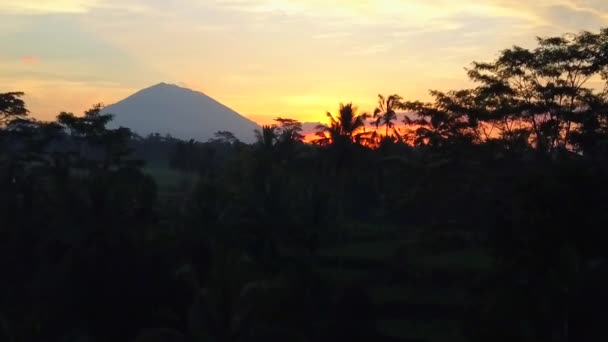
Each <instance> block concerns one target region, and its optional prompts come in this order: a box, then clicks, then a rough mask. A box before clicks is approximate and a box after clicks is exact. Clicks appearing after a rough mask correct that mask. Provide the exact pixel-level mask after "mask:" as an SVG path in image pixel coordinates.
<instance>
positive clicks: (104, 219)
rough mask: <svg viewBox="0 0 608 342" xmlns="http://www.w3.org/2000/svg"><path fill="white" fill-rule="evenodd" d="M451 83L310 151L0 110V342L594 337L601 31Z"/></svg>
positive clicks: (347, 119) (602, 177)
mask: <svg viewBox="0 0 608 342" xmlns="http://www.w3.org/2000/svg"><path fill="white" fill-rule="evenodd" d="M467 75H468V77H469V78H470V80H471V81H473V82H472V84H474V87H472V88H471V89H464V90H456V91H449V92H439V91H432V92H431V94H432V98H433V100H432V101H430V102H428V103H426V102H419V101H408V100H405V99H404V98H402V97H401V96H399V95H396V94H395V95H390V96H379V97H378V107H377V108H376V109H375V110H374V111H373V112H372V113H363V112H359V111H358V110H357V107H356V106H355V105H353V104H350V103H346V104H342V105H340V107H339V110H338V112H335V113H333V114H330V113H328V114H327V115H328V124H327V125H321V126H319V127H318V128H317V129H318V132H317V137H316V138H315V139H313V140H312V141H311V142H309V143H307V142H304V141H303V140H304V137H303V134H302V125H301V123H300V122H298V121H297V120H293V119H287V118H277V120H276V124H274V125H265V126H262V128H261V130H259V131H257V132H256V135H257V143H255V144H252V145H247V144H244V143H241V142H239V141H238V140H237V139H236V138H235V137H234V135H232V134H231V133H230V132H218V133H217V134H216V135H215V138H214V139H211V140H210V141H208V142H197V141H180V140H177V139H174V138H171V137H170V136H163V135H159V134H155V135H150V136H147V137H139V136H136V135H135V134H133V133H132V132H131V131H130V130H129V129H128V128H119V129H109V128H107V124H108V123H109V122H110V121H111V120H112V115H109V114H103V112H102V106H100V105H98V106H94V107H93V108H92V109H90V110H89V111H87V112H86V113H84V115H81V116H77V115H74V114H72V113H61V114H59V115H58V116H57V119H56V120H55V121H53V122H43V121H39V120H35V119H33V118H31V117H30V116H29V115H28V110H27V107H26V103H24V101H23V97H22V96H23V94H22V93H20V92H9V93H3V94H0V192H1V196H0V271H1V273H0V274H1V281H0V341H7V342H24V341H62V342H64V341H65V342H68V341H74V342H76V341H92V342H110V341H112V342H114V341H117V342H120V341H128V342H131V341H133V342H177V341H180V342H190V341H191V342H203V341H216V342H240V341H480V342H481V341H494V342H500V341H505V342H506V341H509V342H512V341H555V342H565V341H601V340H604V339H608V331H607V330H606V328H605V325H606V323H608V313H607V311H606V308H608V291H607V290H606V289H608V249H607V246H608V230H607V229H606V228H607V227H608V197H607V195H606V194H608V181H607V179H608V29H603V30H601V31H600V32H598V33H591V32H581V33H578V34H566V35H564V36H561V37H550V38H539V39H538V44H537V46H536V47H534V48H533V49H525V48H521V47H517V46H515V47H512V48H509V49H506V50H504V51H501V52H500V53H499V54H498V55H497V58H496V59H495V60H493V61H490V62H474V63H472V64H471V66H470V67H469V68H468V69H467ZM168 114H169V113H168ZM403 114H405V115H403ZM401 118H404V119H401Z"/></svg>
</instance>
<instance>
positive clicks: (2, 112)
mask: <svg viewBox="0 0 608 342" xmlns="http://www.w3.org/2000/svg"><path fill="white" fill-rule="evenodd" d="M23 95H25V94H24V93H22V92H11V93H3V94H0V127H2V126H6V124H7V123H9V122H10V121H11V120H14V119H18V118H23V117H25V116H27V114H28V110H27V109H26V108H25V102H24V101H23V100H22V99H21V97H22V96H23Z"/></svg>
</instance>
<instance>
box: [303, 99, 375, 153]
mask: <svg viewBox="0 0 608 342" xmlns="http://www.w3.org/2000/svg"><path fill="white" fill-rule="evenodd" d="M368 116H369V114H367V113H362V114H357V107H355V106H353V104H352V103H347V104H343V103H340V111H339V114H338V116H337V117H334V116H333V115H332V114H331V113H330V112H327V117H328V118H329V122H330V124H329V125H318V126H317V136H318V137H319V138H318V139H316V140H315V143H317V144H320V145H329V144H338V143H341V142H344V143H361V142H363V141H364V140H365V135H366V134H365V133H366V132H364V130H365V120H366V119H367V118H368ZM361 130H363V132H361Z"/></svg>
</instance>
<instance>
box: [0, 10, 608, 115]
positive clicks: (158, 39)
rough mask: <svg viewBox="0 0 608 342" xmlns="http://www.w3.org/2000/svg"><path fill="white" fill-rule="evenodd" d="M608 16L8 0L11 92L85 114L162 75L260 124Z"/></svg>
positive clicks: (1, 23)
mask: <svg viewBox="0 0 608 342" xmlns="http://www.w3.org/2000/svg"><path fill="white" fill-rule="evenodd" d="M603 26H608V1H606V0H534V1H525V0H375V1H371V0H370V1H364V0H360V1H357V0H350V1H349V0H333V1H327V0H132V1H128V0H0V44H1V49H0V92H6V91H17V90H19V91H24V92H26V93H27V95H28V96H27V98H26V100H27V101H28V105H29V108H30V110H31V112H32V114H33V115H35V116H36V117H38V118H43V119H50V118H52V117H54V116H56V115H57V114H58V113H59V112H60V111H72V112H76V113H80V112H82V111H83V110H84V109H85V108H87V107H90V105H92V104H94V103H98V102H103V103H106V104H111V103H113V102H116V101H118V100H121V99H122V98H124V97H126V96H128V95H130V94H131V93H133V92H135V91H137V90H139V89H141V88H144V87H148V86H151V85H153V84H156V83H159V82H169V83H175V84H179V85H182V86H186V87H189V88H193V89H195V90H199V91H202V92H204V93H206V94H207V95H209V96H211V97H213V98H215V99H217V100H219V101H220V102H222V103H224V104H226V105H227V106H229V107H231V108H233V109H234V110H236V111H238V112H239V113H241V114H243V115H245V116H248V117H250V118H252V119H253V120H256V121H258V122H260V123H266V122H269V121H270V120H271V119H272V118H273V117H276V116H277V115H281V116H288V117H293V118H297V119H300V120H303V121H319V120H324V113H325V112H326V111H328V110H329V111H332V112H333V111H335V110H336V108H337V107H338V103H339V102H349V101H353V102H355V103H356V104H358V105H359V106H360V107H361V108H362V109H364V110H372V109H373V106H374V103H375V98H376V95H377V94H378V93H383V94H391V93H398V94H400V95H402V96H403V97H404V98H406V99H427V98H428V95H427V94H428V90H429V89H439V90H448V89H454V88H459V87H464V86H466V85H467V84H468V83H467V80H466V76H465V72H464V70H463V68H464V67H466V66H467V65H469V63H470V62H471V61H473V60H487V59H491V58H493V57H495V56H496V55H497V53H498V51H499V50H501V49H503V48H507V47H510V46H511V45H513V44H517V45H523V46H528V47H531V46H533V44H534V37H535V36H538V35H541V36H545V35H558V34H561V33H564V32H569V31H572V32H577V31H580V30H592V31H598V30H599V29H600V28H601V27H603Z"/></svg>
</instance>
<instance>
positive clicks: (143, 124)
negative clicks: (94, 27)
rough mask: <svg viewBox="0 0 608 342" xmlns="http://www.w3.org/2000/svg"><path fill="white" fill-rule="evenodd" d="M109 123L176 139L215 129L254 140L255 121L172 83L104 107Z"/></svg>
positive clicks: (205, 135) (200, 137)
mask: <svg viewBox="0 0 608 342" xmlns="http://www.w3.org/2000/svg"><path fill="white" fill-rule="evenodd" d="M104 113H112V114H114V115H115V118H114V120H113V122H112V124H111V125H112V126H115V127H119V126H124V127H129V128H131V129H132V130H133V131H134V132H135V133H137V134H139V135H147V134H149V133H160V134H163V135H164V134H166V133H169V134H171V135H172V136H174V137H176V138H180V139H195V140H199V141H207V140H208V139H209V138H211V137H213V134H214V133H215V132H217V131H230V132H232V133H234V135H235V136H236V137H237V138H238V139H240V140H241V141H243V142H247V143H249V142H253V141H254V130H255V129H256V128H258V125H257V124H256V123H255V122H253V121H251V120H249V119H247V118H245V117H243V116H241V115H240V114H238V113H237V112H235V111H233V110H232V109H230V108H228V107H226V106H224V105H223V104H221V103H219V102H217V101H216V100H214V99H212V98H210V97H209V96H207V95H205V94H203V93H201V92H197V91H193V90H191V89H187V88H182V87H179V86H176V85H172V84H166V83H160V84H157V85H155V86H152V87H150V88H146V89H143V90H141V91H139V92H137V93H135V94H133V95H131V96H129V97H127V98H126V99H124V100H122V101H120V102H118V103H116V104H113V105H110V106H108V107H106V108H104Z"/></svg>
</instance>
